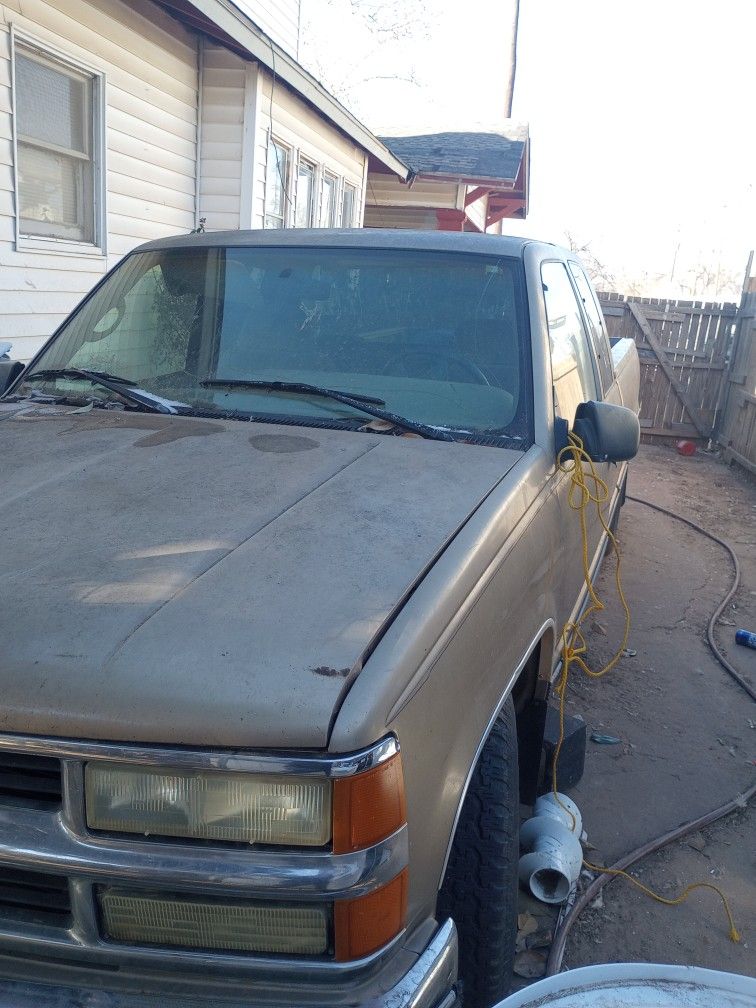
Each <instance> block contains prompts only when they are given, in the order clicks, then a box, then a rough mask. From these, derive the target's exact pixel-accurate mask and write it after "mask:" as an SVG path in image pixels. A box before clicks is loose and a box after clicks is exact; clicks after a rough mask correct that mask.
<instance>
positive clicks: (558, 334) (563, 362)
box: [541, 262, 598, 426]
mask: <svg viewBox="0 0 756 1008" xmlns="http://www.w3.org/2000/svg"><path fill="white" fill-rule="evenodd" d="M541 282H542V284H543V296H544V301H545V302H546V318H547V320H548V324H549V340H550V343H551V370H552V374H553V380H554V393H555V395H556V401H557V408H558V411H559V415H560V416H561V417H562V418H563V419H564V420H566V421H567V422H568V423H569V425H570V426H572V424H573V422H574V420H575V411H576V409H577V408H578V406H579V405H580V403H582V402H586V401H587V400H589V399H596V398H597V397H598V392H597V388H596V377H595V374H594V371H593V361H592V360H591V351H590V347H589V345H588V334H587V332H586V331H585V326H584V325H583V317H582V315H581V314H580V307H579V305H578V302H577V298H576V297H575V291H574V290H573V287H572V284H571V283H570V278H569V275H568V273H567V268H566V266H565V265H564V263H561V262H547V263H544V264H543V265H542V266H541Z"/></svg>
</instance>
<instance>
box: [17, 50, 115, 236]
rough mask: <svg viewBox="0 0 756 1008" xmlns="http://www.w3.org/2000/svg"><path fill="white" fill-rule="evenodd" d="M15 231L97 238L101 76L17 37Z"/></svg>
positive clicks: (24, 234) (32, 234) (21, 233)
mask: <svg viewBox="0 0 756 1008" xmlns="http://www.w3.org/2000/svg"><path fill="white" fill-rule="evenodd" d="M14 82H15V89H14V98H15V135H16V157H17V167H16V176H17V185H18V231H19V235H21V236H32V237H35V238H49V239H64V240H67V241H75V242H88V243H90V244H96V243H97V241H98V237H99V236H98V233H97V232H98V222H97V217H98V202H99V200H98V197H99V190H100V170H99V164H98V162H99V160H100V158H99V151H98V149H97V148H98V143H97V137H98V135H99V129H98V127H99V122H98V120H99V119H100V118H101V115H102V112H101V106H100V80H99V78H98V77H97V76H96V75H93V74H89V73H85V72H84V71H82V70H78V69H74V68H73V67H71V66H69V65H68V64H66V63H64V62H63V61H61V60H57V59H54V58H52V57H50V56H48V55H44V54H42V53H40V52H38V51H37V50H36V49H33V48H31V47H30V46H26V45H23V44H20V43H18V42H16V44H15V46H14Z"/></svg>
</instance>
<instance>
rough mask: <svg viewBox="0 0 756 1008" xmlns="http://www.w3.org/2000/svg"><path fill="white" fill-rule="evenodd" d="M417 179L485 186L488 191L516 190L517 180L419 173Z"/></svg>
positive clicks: (441, 173) (427, 172)
mask: <svg viewBox="0 0 756 1008" xmlns="http://www.w3.org/2000/svg"><path fill="white" fill-rule="evenodd" d="M415 178H419V179H426V180H427V181H429V182H454V183H456V184H457V185H471V186H484V187H485V188H486V189H506V190H512V192H514V190H515V184H516V181H517V180H516V179H502V178H492V177H486V176H483V175H455V174H448V175H446V174H444V173H443V172H429V171H418V172H417V173H416V175H415Z"/></svg>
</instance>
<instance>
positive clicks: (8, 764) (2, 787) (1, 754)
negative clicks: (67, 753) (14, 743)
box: [0, 749, 62, 809]
mask: <svg viewBox="0 0 756 1008" xmlns="http://www.w3.org/2000/svg"><path fill="white" fill-rule="evenodd" d="M61 791H62V784H61V769H60V760H58V759H55V758H54V757H52V756H37V755H36V754H32V753H17V752H6V751H4V750H2V749H0V801H9V802H13V803H20V804H22V805H25V806H27V807H30V808H44V809H56V808H60V803H61Z"/></svg>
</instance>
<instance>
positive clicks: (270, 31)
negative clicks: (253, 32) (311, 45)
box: [235, 0, 300, 57]
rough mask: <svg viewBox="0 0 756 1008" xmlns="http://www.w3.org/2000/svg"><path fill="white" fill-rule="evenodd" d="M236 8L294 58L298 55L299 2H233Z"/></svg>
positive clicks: (246, 0) (238, 0)
mask: <svg viewBox="0 0 756 1008" xmlns="http://www.w3.org/2000/svg"><path fill="white" fill-rule="evenodd" d="M235 3H236V6H237V7H238V8H239V9H240V10H242V11H244V13H245V14H247V15H249V17H250V18H251V19H252V20H253V21H254V22H255V24H256V25H257V27H258V28H262V30H263V31H264V32H265V34H266V35H270V37H271V38H272V39H273V41H274V42H277V43H278V44H279V45H280V46H281V48H282V49H285V50H286V51H287V52H288V53H290V54H291V55H292V56H294V57H298V55H299V53H298V50H299V7H300V2H299V0H235Z"/></svg>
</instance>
